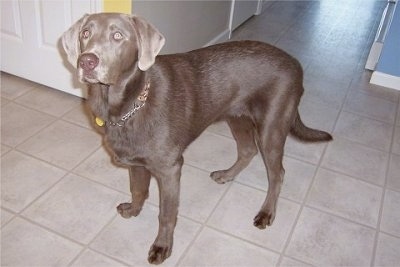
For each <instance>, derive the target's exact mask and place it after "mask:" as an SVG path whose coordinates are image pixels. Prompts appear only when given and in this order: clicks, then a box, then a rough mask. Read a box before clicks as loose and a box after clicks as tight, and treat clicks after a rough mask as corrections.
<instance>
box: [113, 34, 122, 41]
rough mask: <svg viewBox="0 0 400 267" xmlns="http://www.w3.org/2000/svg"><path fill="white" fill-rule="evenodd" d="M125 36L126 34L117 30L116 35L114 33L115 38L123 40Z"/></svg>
mask: <svg viewBox="0 0 400 267" xmlns="http://www.w3.org/2000/svg"><path fill="white" fill-rule="evenodd" d="M123 37H124V36H123V35H122V33H120V32H116V33H114V35H113V38H114V39H115V40H121V39H122V38H123Z"/></svg>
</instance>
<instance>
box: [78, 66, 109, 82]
mask: <svg viewBox="0 0 400 267" xmlns="http://www.w3.org/2000/svg"><path fill="white" fill-rule="evenodd" d="M79 80H80V81H81V82H82V83H89V84H96V83H100V84H106V83H105V81H102V80H101V79H99V77H98V76H97V75H96V73H94V72H93V71H86V70H83V69H79Z"/></svg>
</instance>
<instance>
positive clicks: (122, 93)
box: [88, 68, 150, 122]
mask: <svg viewBox="0 0 400 267" xmlns="http://www.w3.org/2000/svg"><path fill="white" fill-rule="evenodd" d="M149 82H150V81H149V80H148V79H147V75H146V73H145V72H142V71H140V70H139V69H137V68H136V70H135V71H133V72H131V74H130V75H127V77H122V79H121V80H120V82H118V83H116V84H112V85H105V84H92V85H89V95H88V103H89V106H90V108H91V109H92V112H93V113H94V115H95V116H96V117H98V118H101V119H102V120H104V121H111V122H112V121H119V120H120V119H121V118H122V117H123V116H124V115H126V114H127V113H129V112H130V110H132V108H133V106H134V105H135V104H137V103H138V102H143V100H144V101H145V100H146V99H143V95H144V94H145V93H148V92H145V91H148V89H149Z"/></svg>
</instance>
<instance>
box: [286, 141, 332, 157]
mask: <svg viewBox="0 0 400 267" xmlns="http://www.w3.org/2000/svg"><path fill="white" fill-rule="evenodd" d="M328 144H329V143H326V142H322V143H304V142H300V141H299V140H297V139H295V138H293V137H291V136H288V137H287V139H286V144H285V155H286V156H290V157H293V158H296V159H299V160H302V161H305V162H309V163H312V164H318V163H319V161H320V159H321V157H322V154H323V152H324V149H325V147H326V146H327V145H328Z"/></svg>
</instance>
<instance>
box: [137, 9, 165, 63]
mask: <svg viewBox="0 0 400 267" xmlns="http://www.w3.org/2000/svg"><path fill="white" fill-rule="evenodd" d="M130 19H131V22H132V24H133V29H134V30H135V33H136V36H137V40H138V67H139V69H140V70H142V71H146V70H148V69H149V68H150V67H151V66H152V65H153V64H154V62H155V60H156V56H157V55H158V53H159V52H160V50H161V48H162V47H163V46H164V44H165V38H164V36H163V35H162V34H161V33H160V32H159V31H158V30H157V29H156V28H155V27H154V26H153V25H151V24H150V23H149V22H147V21H146V20H145V19H143V18H140V17H137V16H131V17H130Z"/></svg>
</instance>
